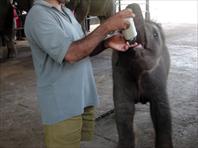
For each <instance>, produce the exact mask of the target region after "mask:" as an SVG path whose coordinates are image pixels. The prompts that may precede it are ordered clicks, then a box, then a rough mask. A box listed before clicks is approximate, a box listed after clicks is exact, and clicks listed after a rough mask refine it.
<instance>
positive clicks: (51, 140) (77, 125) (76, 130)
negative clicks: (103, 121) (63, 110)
mask: <svg viewBox="0 0 198 148" xmlns="http://www.w3.org/2000/svg"><path fill="white" fill-rule="evenodd" d="M81 129H82V116H81V115H80V116H76V117H73V118H71V119H67V120H64V121H61V122H59V123H56V124H53V125H44V133H45V143H46V147H47V148H80V140H81Z"/></svg>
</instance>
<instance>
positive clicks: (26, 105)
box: [0, 24, 198, 148]
mask: <svg viewBox="0 0 198 148" xmlns="http://www.w3.org/2000/svg"><path fill="white" fill-rule="evenodd" d="M163 27H164V30H165V33H166V36H167V45H168V47H169V51H170V54H171V61H172V62H171V70H170V75H169V81H168V93H169V99H170V104H171V109H172V115H173V140H174V145H175V148H196V147H197V145H198V126H197V125H198V116H197V114H198V100H197V98H198V55H197V53H198V50H197V47H198V42H197V38H198V37H197V25H186V24H164V25H163ZM17 47H18V49H19V56H18V57H17V58H16V59H12V60H8V61H6V62H4V63H0V74H1V75H0V148H43V147H44V144H43V131H42V125H41V121H40V114H39V110H38V107H37V102H36V88H35V85H36V83H35V74H34V69H33V65H32V59H31V53H30V50H29V48H28V46H27V42H25V41H24V42H17ZM92 63H93V69H94V74H95V78H96V82H97V88H98V93H99V95H100V97H101V104H100V106H99V107H98V108H97V111H96V114H97V117H100V116H101V115H103V114H105V113H106V112H108V111H109V110H112V109H113V102H112V79H111V51H110V50H107V51H105V52H103V53H102V54H100V55H98V56H96V57H94V58H92ZM135 125H136V129H137V137H138V138H137V139H138V147H139V148H153V139H154V132H153V128H152V123H151V120H150V115H149V106H148V104H147V105H140V104H138V105H137V106H136V115H135ZM116 143H117V132H116V126H115V122H114V114H110V115H108V116H106V117H104V118H100V119H99V120H97V123H96V132H95V137H94V140H93V141H92V142H89V143H85V142H84V143H82V148H115V147H116Z"/></svg>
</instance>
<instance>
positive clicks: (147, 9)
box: [145, 0, 150, 21]
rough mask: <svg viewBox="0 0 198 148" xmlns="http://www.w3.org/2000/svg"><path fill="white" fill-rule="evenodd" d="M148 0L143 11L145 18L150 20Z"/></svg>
mask: <svg viewBox="0 0 198 148" xmlns="http://www.w3.org/2000/svg"><path fill="white" fill-rule="evenodd" d="M149 7H150V6H149V0H146V12H145V19H146V20H148V21H149V20H150V10H149Z"/></svg>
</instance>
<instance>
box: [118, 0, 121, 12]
mask: <svg viewBox="0 0 198 148" xmlns="http://www.w3.org/2000/svg"><path fill="white" fill-rule="evenodd" d="M118 5H119V6H118V10H119V11H121V0H118Z"/></svg>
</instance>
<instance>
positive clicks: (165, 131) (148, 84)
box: [112, 4, 173, 148]
mask: <svg viewBox="0 0 198 148" xmlns="http://www.w3.org/2000/svg"><path fill="white" fill-rule="evenodd" d="M127 7H128V8H130V9H132V10H133V12H134V13H135V14H136V17H135V18H134V22H135V26H136V30H137V33H138V35H137V39H136V41H137V43H138V44H139V46H137V47H134V48H130V49H129V50H128V51H127V52H118V51H114V52H113V57H112V67H113V98H114V106H115V116H116V124H117V130H118V135H119V144H118V147H119V148H134V147H135V142H134V141H135V140H134V139H135V137H134V131H133V119H134V113H135V104H136V103H139V102H140V103H143V104H144V103H147V102H149V103H150V113H151V118H152V121H153V125H154V129H155V147H156V148H173V144H172V138H171V114H170V108H169V103H168V98H167V90H166V85H167V77H168V72H169V67H170V57H169V53H168V49H167V47H166V44H165V37H164V34H163V30H162V28H161V27H160V25H158V24H157V23H155V22H152V21H145V20H144V19H143V17H142V12H141V9H140V7H139V5H138V4H131V5H129V6H127Z"/></svg>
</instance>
